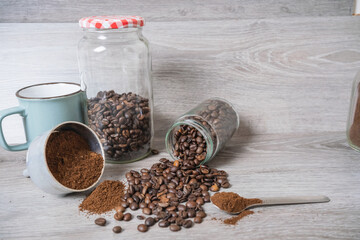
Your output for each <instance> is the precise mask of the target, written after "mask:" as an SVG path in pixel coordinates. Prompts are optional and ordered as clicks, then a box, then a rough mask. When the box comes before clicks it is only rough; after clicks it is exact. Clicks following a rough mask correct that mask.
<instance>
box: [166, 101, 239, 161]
mask: <svg viewBox="0 0 360 240" xmlns="http://www.w3.org/2000/svg"><path fill="white" fill-rule="evenodd" d="M238 127H239V116H238V114H237V112H236V111H235V109H234V107H233V106H232V105H231V103H229V102H228V101H226V100H224V99H220V98H211V99H208V100H206V101H204V102H202V103H200V104H199V105H198V106H196V107H195V108H193V109H191V110H190V111H188V112H187V113H185V114H183V115H181V116H180V117H179V118H178V119H177V120H176V121H175V123H174V124H173V125H172V126H171V127H170V129H169V130H168V132H167V134H166V139H165V143H166V149H167V151H168V153H169V154H170V155H171V157H172V158H173V159H175V160H179V161H183V166H186V165H195V166H197V165H200V164H205V163H206V162H208V161H210V160H211V159H213V158H214V156H215V155H216V154H217V153H218V152H219V151H220V150H221V149H222V148H223V147H224V146H225V144H226V142H227V141H228V140H229V139H230V138H231V137H232V136H233V134H234V133H235V132H236V131H237V129H238Z"/></svg>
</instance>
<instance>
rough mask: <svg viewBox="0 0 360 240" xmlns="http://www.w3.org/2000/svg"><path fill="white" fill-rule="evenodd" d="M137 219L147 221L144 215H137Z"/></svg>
mask: <svg viewBox="0 0 360 240" xmlns="http://www.w3.org/2000/svg"><path fill="white" fill-rule="evenodd" d="M136 218H137V219H139V220H144V219H145V217H144V216H143V215H137V216H136Z"/></svg>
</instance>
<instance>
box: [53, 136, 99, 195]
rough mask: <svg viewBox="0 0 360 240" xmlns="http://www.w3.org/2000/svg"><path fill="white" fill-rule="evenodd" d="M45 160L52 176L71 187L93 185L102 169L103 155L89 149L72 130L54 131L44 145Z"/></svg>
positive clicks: (82, 187)
mask: <svg viewBox="0 0 360 240" xmlns="http://www.w3.org/2000/svg"><path fill="white" fill-rule="evenodd" d="M46 161H47V165H48V167H49V169H50V171H51V173H52V174H53V176H54V177H55V178H56V180H58V181H59V182H60V183H61V184H62V185H64V186H66V187H68V188H71V189H85V188H88V187H90V186H91V185H93V184H94V183H95V182H96V181H97V180H98V179H99V177H100V175H101V171H102V169H103V164H104V161H103V157H102V156H101V154H97V153H95V152H92V151H91V150H90V147H89V145H88V143H87V142H86V140H85V139H84V138H82V137H81V136H80V135H78V134H77V133H75V132H73V131H61V132H54V133H52V134H51V135H50V137H49V139H48V142H47V145H46Z"/></svg>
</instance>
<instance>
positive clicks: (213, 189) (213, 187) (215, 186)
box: [210, 184, 219, 192]
mask: <svg viewBox="0 0 360 240" xmlns="http://www.w3.org/2000/svg"><path fill="white" fill-rule="evenodd" d="M210 191H212V192H217V191H219V187H218V185H217V184H214V185H212V186H211V188H210Z"/></svg>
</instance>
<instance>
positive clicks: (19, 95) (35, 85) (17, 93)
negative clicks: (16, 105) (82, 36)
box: [15, 82, 81, 99]
mask: <svg viewBox="0 0 360 240" xmlns="http://www.w3.org/2000/svg"><path fill="white" fill-rule="evenodd" d="M60 83H61V84H69V85H76V86H79V90H78V91H76V92H72V93H69V94H63V95H58V96H52V97H25V96H21V94H20V92H21V91H23V90H25V89H28V88H32V87H37V86H42V85H51V84H60ZM79 92H81V85H80V84H79V83H74V82H47V83H38V84H33V85H29V86H26V87H23V88H20V89H19V90H17V91H16V93H15V95H16V97H18V98H21V99H54V98H61V97H68V96H72V95H75V94H77V93H79Z"/></svg>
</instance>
